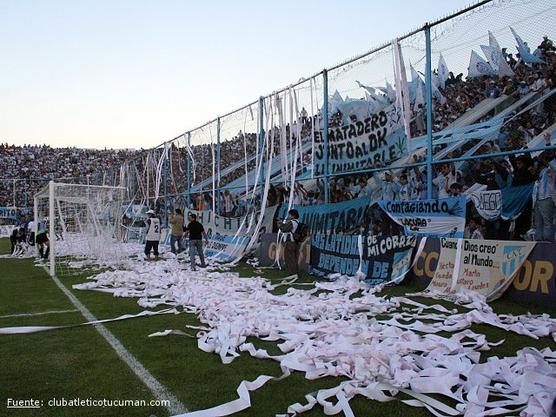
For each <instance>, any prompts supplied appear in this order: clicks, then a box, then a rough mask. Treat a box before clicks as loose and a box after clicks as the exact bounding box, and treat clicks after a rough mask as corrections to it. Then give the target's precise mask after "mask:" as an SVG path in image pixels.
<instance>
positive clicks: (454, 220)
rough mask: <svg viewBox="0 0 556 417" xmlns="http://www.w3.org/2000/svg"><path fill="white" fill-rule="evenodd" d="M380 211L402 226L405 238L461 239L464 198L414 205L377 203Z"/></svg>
mask: <svg viewBox="0 0 556 417" xmlns="http://www.w3.org/2000/svg"><path fill="white" fill-rule="evenodd" d="M378 204H379V205H380V207H381V208H382V210H383V211H384V212H385V213H386V214H388V216H390V218H391V219H392V220H394V221H395V222H396V223H398V224H399V225H400V226H403V228H404V231H405V233H406V234H407V235H424V236H435V237H456V238H462V237H463V232H464V230H465V207H466V198H465V197H463V196H462V197H453V198H444V199H440V200H439V199H435V200H417V201H379V202H378Z"/></svg>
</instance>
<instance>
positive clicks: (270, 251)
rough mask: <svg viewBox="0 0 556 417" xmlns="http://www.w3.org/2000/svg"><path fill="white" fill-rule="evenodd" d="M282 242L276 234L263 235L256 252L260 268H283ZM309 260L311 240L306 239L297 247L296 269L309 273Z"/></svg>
mask: <svg viewBox="0 0 556 417" xmlns="http://www.w3.org/2000/svg"><path fill="white" fill-rule="evenodd" d="M284 246H285V245H284V242H283V241H282V239H280V238H279V236H278V234H277V233H265V234H264V235H262V238H261V245H260V246H259V249H258V251H257V258H258V259H259V265H260V266H275V267H278V266H280V267H284V266H285V265H286V262H285V258H284ZM276 255H278V259H276ZM310 259H311V238H310V237H308V238H307V239H305V240H304V241H303V242H301V244H300V245H299V257H298V263H297V265H298V267H299V270H300V271H303V272H309V266H310V265H309V262H310Z"/></svg>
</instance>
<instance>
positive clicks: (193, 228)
mask: <svg viewBox="0 0 556 417" xmlns="http://www.w3.org/2000/svg"><path fill="white" fill-rule="evenodd" d="M183 230H184V232H185V236H189V256H190V258H191V270H192V271H196V270H197V268H196V265H195V256H196V255H199V258H200V259H201V267H203V268H205V267H206V266H207V265H206V263H205V255H204V254H203V238H204V239H205V244H206V245H208V237H207V233H206V232H205V228H204V227H203V225H202V224H201V223H199V222H198V221H197V215H196V214H193V213H190V214H189V224H188V225H187V226H186V227H184V228H183Z"/></svg>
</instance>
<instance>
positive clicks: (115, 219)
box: [33, 181, 126, 275]
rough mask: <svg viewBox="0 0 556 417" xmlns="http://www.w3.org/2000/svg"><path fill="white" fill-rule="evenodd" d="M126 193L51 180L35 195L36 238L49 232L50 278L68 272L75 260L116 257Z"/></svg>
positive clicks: (118, 189)
mask: <svg viewBox="0 0 556 417" xmlns="http://www.w3.org/2000/svg"><path fill="white" fill-rule="evenodd" d="M125 194H126V189H125V188H124V187H111V186H99V185H86V184H67V183H57V182H54V181H50V182H49V183H48V186H46V187H44V188H43V189H42V190H41V191H39V192H38V193H37V194H36V195H35V197H34V204H33V206H34V224H35V236H36V238H38V236H39V233H41V234H42V233H44V232H45V231H48V250H49V255H48V264H49V273H50V275H56V274H60V275H65V274H67V273H70V271H71V269H72V265H71V263H72V262H75V261H78V260H83V259H95V260H97V261H99V263H103V262H107V261H110V260H114V259H116V258H117V257H118V256H119V254H120V252H121V251H119V250H118V248H117V246H118V244H119V242H120V241H121V220H122V215H123V211H124V206H123V203H124V198H125V197H126V195H125ZM35 247H36V251H37V255H38V254H39V245H35ZM43 249H45V247H43ZM43 254H45V252H44V251H43ZM45 260H46V259H45ZM73 269H75V267H73Z"/></svg>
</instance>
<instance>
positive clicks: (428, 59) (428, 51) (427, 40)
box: [425, 23, 432, 200]
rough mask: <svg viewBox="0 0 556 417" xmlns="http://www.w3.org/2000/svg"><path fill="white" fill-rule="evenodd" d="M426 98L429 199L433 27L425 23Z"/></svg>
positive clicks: (430, 195) (429, 188) (430, 183)
mask: <svg viewBox="0 0 556 417" xmlns="http://www.w3.org/2000/svg"><path fill="white" fill-rule="evenodd" d="M425 43H426V63H425V100H426V105H427V199H429V200H430V199H431V198H432V71H431V66H432V65H431V58H432V57H431V27H430V26H429V24H428V23H427V24H425Z"/></svg>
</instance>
